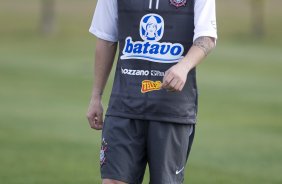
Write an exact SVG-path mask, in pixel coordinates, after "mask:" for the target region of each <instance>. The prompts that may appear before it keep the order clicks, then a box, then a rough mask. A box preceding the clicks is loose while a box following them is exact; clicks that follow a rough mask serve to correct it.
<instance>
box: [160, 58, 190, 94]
mask: <svg viewBox="0 0 282 184" xmlns="http://www.w3.org/2000/svg"><path fill="white" fill-rule="evenodd" d="M188 72H189V70H188V69H187V67H186V66H185V62H179V63H177V64H176V65H174V66H172V67H171V68H170V69H168V70H167V71H166V72H165V76H164V78H163V84H162V88H163V89H166V90H168V91H171V92H175V91H177V92H179V91H182V89H183V87H184V85H185V83H186V79H187V75H188Z"/></svg>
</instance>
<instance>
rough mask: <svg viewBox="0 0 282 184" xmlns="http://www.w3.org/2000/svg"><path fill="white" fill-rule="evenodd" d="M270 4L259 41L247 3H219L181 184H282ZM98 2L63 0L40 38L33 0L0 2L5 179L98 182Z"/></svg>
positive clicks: (1, 166) (4, 183)
mask: <svg viewBox="0 0 282 184" xmlns="http://www.w3.org/2000/svg"><path fill="white" fill-rule="evenodd" d="M236 2H237V1H236ZM267 2H268V3H267V6H266V13H267V17H266V28H267V29H266V36H265V38H264V39H261V40H256V39H255V38H253V37H252V35H250V33H248V29H249V28H248V24H249V23H248V18H247V17H248V13H247V12H248V8H246V5H247V3H246V1H243V0H239V1H238V2H237V4H236V3H235V1H231V0H219V1H218V4H219V5H218V19H219V20H218V22H219V32H220V36H221V37H220V39H219V41H218V45H217V48H216V50H215V51H214V52H213V53H212V54H211V55H210V57H209V58H208V59H207V60H206V61H205V62H204V63H203V64H202V65H201V66H200V67H199V68H198V86H199V90H200V108H199V121H198V125H197V132H196V139H195V142H194V145H193V149H192V153H191V156H190V160H189V161H190V163H189V167H188V169H187V170H186V180H185V184H187V183H189V184H281V183H282V175H281V171H282V143H281V142H282V124H281V123H282V85H281V84H282V75H281V74H282V73H281V71H282V53H281V43H282V37H281V36H280V32H281V31H280V30H281V28H282V24H280V23H279V21H281V17H282V16H281V15H282V14H281V11H280V10H279V8H278V7H281V6H280V5H282V3H281V2H280V1H278V0H269V1H267ZM278 5H279V6H278ZM94 6H95V2H94V1H93V2H92V1H91V0H85V1H75V0H58V4H57V12H58V14H57V34H55V35H54V36H51V37H49V38H44V37H42V36H40V34H38V33H37V22H38V20H39V18H38V13H39V3H38V1H37V0H26V1H24V2H23V1H19V0H9V1H8V0H7V1H3V2H1V5H0V23H1V26H0V84H1V86H0V183H1V184H57V183H58V184H78V183H79V184H90V183H95V184H96V183H100V175H99V147H100V132H97V131H94V130H91V129H90V128H89V126H88V122H87V120H86V117H85V114H86V110H87V107H88V101H89V97H90V93H91V85H92V66H93V64H92V61H93V50H94V46H95V38H94V37H93V36H91V35H90V34H89V33H88V26H89V23H90V21H91V16H92V12H93V7H94ZM238 11H239V12H240V14H238V13H237V12H238ZM234 22H236V24H234ZM112 76H113V75H112ZM112 76H111V78H110V81H109V84H108V85H107V90H106V93H105V96H104V99H103V102H104V106H105V108H106V105H107V101H108V96H109V93H110V88H111V83H112V79H113V77H112ZM144 183H148V174H146V176H145V180H144Z"/></svg>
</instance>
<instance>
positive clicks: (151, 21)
mask: <svg viewBox="0 0 282 184" xmlns="http://www.w3.org/2000/svg"><path fill="white" fill-rule="evenodd" d="M215 17H216V16H215V0H142V1H141V0H98V4H97V7H96V11H95V13H94V18H93V21H92V25H91V27H90V32H91V33H93V34H94V35H96V36H97V37H98V38H100V39H103V40H107V41H111V42H118V43H119V57H118V61H117V65H116V72H115V79H114V83H113V88H112V93H111V97H110V102H109V106H108V110H107V113H106V115H108V116H119V117H124V118H131V119H144V120H155V121H161V122H174V123H181V124H194V123H196V115H197V109H198V103H197V99H198V92H197V84H196V69H195V68H194V69H192V70H190V71H189V73H188V76H187V81H186V83H185V85H184V87H183V90H182V91H181V92H178V93H172V92H169V91H166V90H164V89H162V88H161V84H162V80H163V77H164V75H165V72H166V71H167V70H168V69H169V68H170V67H172V66H173V65H174V64H175V63H177V62H179V61H180V60H181V59H182V58H183V57H184V55H185V54H186V53H187V52H188V51H189V49H190V48H191V46H192V45H193V41H195V40H196V39H197V38H199V37H201V36H209V37H213V38H215V39H216V38H217V32H216V18H215Z"/></svg>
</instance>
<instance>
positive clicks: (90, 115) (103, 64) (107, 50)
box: [87, 38, 117, 130]
mask: <svg viewBox="0 0 282 184" xmlns="http://www.w3.org/2000/svg"><path fill="white" fill-rule="evenodd" d="M116 50H117V42H110V41H106V40H102V39H99V38H98V39H97V42H96V51H95V64H94V84H93V90H92V95H91V100H90V104H89V108H88V112H87V119H88V122H89V124H90V126H91V128H93V129H96V130H101V129H102V126H103V106H102V103H101V99H102V95H103V91H104V88H105V86H106V83H107V80H108V78H109V74H110V72H111V69H112V66H113V61H114V58H115V54H116Z"/></svg>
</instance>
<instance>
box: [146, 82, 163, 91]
mask: <svg viewBox="0 0 282 184" xmlns="http://www.w3.org/2000/svg"><path fill="white" fill-rule="evenodd" d="M161 86H162V82H161V81H151V80H143V81H142V87H141V92H142V93H147V92H151V91H156V90H160V89H161Z"/></svg>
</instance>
